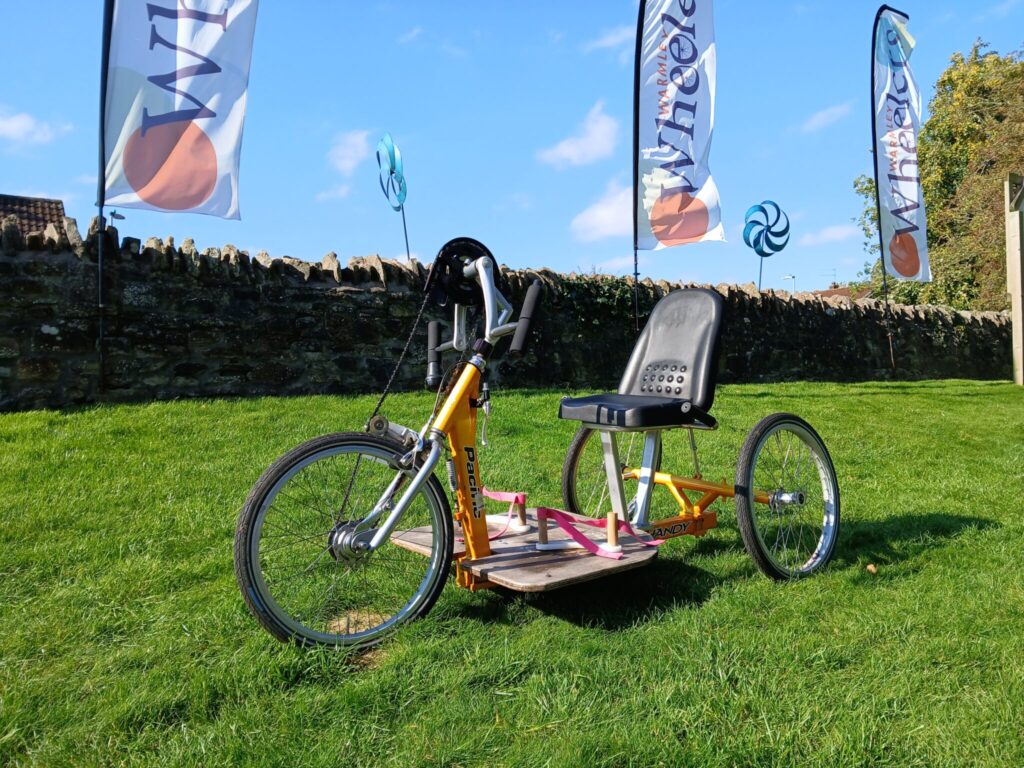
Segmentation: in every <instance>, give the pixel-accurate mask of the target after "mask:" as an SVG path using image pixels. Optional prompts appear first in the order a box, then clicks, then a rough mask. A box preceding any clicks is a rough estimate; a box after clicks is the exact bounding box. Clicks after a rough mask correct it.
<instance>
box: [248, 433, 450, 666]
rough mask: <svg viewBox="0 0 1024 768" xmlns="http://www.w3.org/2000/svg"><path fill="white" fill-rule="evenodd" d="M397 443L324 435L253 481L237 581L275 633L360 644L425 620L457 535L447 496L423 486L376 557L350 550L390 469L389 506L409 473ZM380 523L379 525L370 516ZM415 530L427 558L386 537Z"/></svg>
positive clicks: (302, 641)
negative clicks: (391, 489)
mask: <svg viewBox="0 0 1024 768" xmlns="http://www.w3.org/2000/svg"><path fill="white" fill-rule="evenodd" d="M403 453H404V450H403V449H402V447H401V446H400V445H398V444H397V443H395V442H393V441H390V440H384V439H381V438H377V437H372V436H370V435H366V434H361V433H350V434H335V435H325V436H323V437H318V438H316V439H314V440H310V441H308V442H306V443H303V444H302V445H300V446H299V447H297V448H295V449H294V450H292V451H290V452H288V453H286V454H285V455H284V456H282V457H281V458H280V459H278V460H277V461H276V462H274V464H273V465H271V466H270V468H268V469H267V471H266V472H264V473H263V475H262V476H261V477H260V479H259V481H258V482H257V483H256V485H255V487H253V489H252V491H251V492H250V494H249V497H248V499H246V502H245V505H244V507H243V508H242V512H241V515H240V516H239V520H238V527H237V530H236V534H235V575H236V577H237V579H238V585H239V587H240V589H241V591H242V596H243V597H244V598H245V602H246V605H247V606H248V607H249V610H250V611H251V612H252V613H253V615H254V616H255V617H256V619H257V620H258V621H259V622H260V624H261V625H262V626H263V627H264V628H265V629H266V630H267V631H268V632H270V633H271V634H272V635H273V636H274V637H276V638H277V639H279V640H282V641H288V640H290V641H293V642H295V643H298V644H299V645H327V646H334V647H356V648H358V647H365V646H368V645H373V644H374V643H377V642H379V641H380V640H381V639H383V638H384V637H385V636H386V635H387V634H389V633H390V632H392V631H394V630H395V629H397V628H398V627H399V626H401V625H402V624H403V623H405V622H407V621H411V620H413V619H415V618H418V617H420V616H423V615H424V614H426V613H427V611H429V610H430V608H431V607H432V606H433V605H434V603H435V601H436V600H437V598H438V596H439V595H440V594H441V590H442V589H443V588H444V584H445V580H446V576H447V574H448V569H449V567H450V565H451V559H452V543H453V540H454V533H453V526H452V516H451V509H450V507H449V505H448V499H447V496H446V495H445V493H444V491H443V490H442V489H441V485H440V483H438V481H437V479H436V478H435V477H430V478H429V479H428V480H427V482H426V483H424V484H423V486H422V487H421V489H420V491H419V492H418V493H417V494H416V496H415V498H414V499H413V502H412V504H411V506H410V507H409V509H408V511H407V512H406V513H405V515H404V516H403V517H402V519H401V520H400V521H399V523H398V527H397V529H396V531H395V532H394V533H393V534H392V535H391V537H390V539H389V540H386V541H385V542H384V543H383V544H382V545H381V546H380V547H379V548H378V549H376V550H375V551H373V552H365V551H362V552H361V551H359V548H358V547H355V546H351V545H352V544H353V542H354V539H353V537H354V536H355V534H356V533H364V534H365V531H364V530H363V529H361V528H357V525H358V524H359V522H360V521H361V520H363V519H364V518H365V517H366V516H367V515H368V514H369V513H370V511H371V510H372V509H373V508H374V506H375V505H376V504H377V502H378V500H379V499H381V497H382V495H383V494H384V493H385V492H386V491H387V489H388V488H389V486H390V485H391V484H392V482H393V481H394V480H395V478H396V476H397V475H398V474H402V475H404V477H403V479H402V481H401V483H400V485H399V487H398V489H397V490H395V491H394V493H393V499H389V500H388V503H391V502H397V500H398V499H399V498H400V497H401V494H402V490H403V488H404V487H405V486H407V485H408V482H409V480H411V478H412V477H413V476H414V475H415V469H402V468H401V467H399V465H398V459H399V458H400V457H401V455H402V454H403ZM378 522H380V521H378ZM412 528H418V529H420V535H419V536H418V537H417V539H418V541H419V542H420V549H421V551H424V552H425V554H419V553H414V552H412V551H409V550H408V549H405V548H402V547H400V546H398V545H397V544H396V543H395V541H396V539H400V538H401V537H402V536H403V535H405V534H404V533H403V532H405V531H408V530H409V529H412Z"/></svg>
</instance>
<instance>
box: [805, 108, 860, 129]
mask: <svg viewBox="0 0 1024 768" xmlns="http://www.w3.org/2000/svg"><path fill="white" fill-rule="evenodd" d="M852 111H853V104H852V103H850V102H849V101H848V102H846V103H845V104H836V105H835V106H832V107H828V108H827V109H823V110H821V111H820V112H815V113H814V114H813V115H811V116H810V117H809V118H807V120H805V121H804V124H803V125H802V126H800V130H801V131H803V132H804V133H817V132H818V131H820V130H822V129H823V128H827V127H828V126H830V125H832V124H833V123H837V122H839V121H840V120H842V119H843V118H844V117H846V116H847V115H849V114H850V113H851V112H852Z"/></svg>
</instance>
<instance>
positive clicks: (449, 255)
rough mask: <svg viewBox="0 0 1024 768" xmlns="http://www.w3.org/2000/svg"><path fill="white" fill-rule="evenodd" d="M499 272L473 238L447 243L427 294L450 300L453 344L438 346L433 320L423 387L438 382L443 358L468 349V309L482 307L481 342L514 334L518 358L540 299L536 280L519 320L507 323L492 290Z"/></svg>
mask: <svg viewBox="0 0 1024 768" xmlns="http://www.w3.org/2000/svg"><path fill="white" fill-rule="evenodd" d="M497 268H498V267H497V262H496V260H495V259H494V256H493V255H492V254H491V252H490V251H489V250H488V249H487V247H486V246H485V245H483V243H480V242H479V241H477V240H472V239H471V238H457V239H455V240H451V241H449V242H448V243H446V244H445V245H444V246H443V247H442V248H441V250H440V252H438V255H437V258H436V259H435V260H434V263H433V264H432V265H431V268H430V273H429V275H428V278H427V286H426V289H425V290H427V291H431V292H433V293H434V294H435V296H436V297H437V298H438V303H440V304H441V306H446V305H447V304H448V303H449V300H454V303H455V307H454V329H453V337H452V339H451V340H450V341H446V342H443V343H442V342H441V338H440V336H441V324H440V323H438V322H437V321H432V322H430V323H429V324H428V325H427V377H426V385H427V387H429V388H431V389H435V388H437V387H438V386H439V385H440V383H441V378H442V377H441V353H443V352H446V351H449V350H456V351H459V352H464V351H465V350H466V349H467V348H468V346H469V343H468V342H469V340H468V338H467V334H466V331H467V328H466V325H467V322H466V321H467V315H468V312H467V310H468V307H469V306H471V305H476V306H479V304H481V303H482V304H483V309H484V334H483V341H485V342H487V344H489V345H492V346H493V345H494V344H496V343H497V342H498V340H499V339H501V338H503V337H505V336H509V335H511V334H515V337H514V339H513V341H512V346H511V347H510V350H509V353H510V355H511V356H512V357H515V358H518V357H521V356H522V354H523V349H524V347H525V346H526V341H527V337H528V335H529V330H530V322H531V320H532V319H533V317H534V315H535V313H536V308H537V302H538V301H539V299H540V293H541V285H540V281H539V280H534V281H533V283H532V284H531V285H530V287H529V289H528V290H527V292H526V298H525V300H524V301H523V307H522V310H521V311H520V313H519V319H518V320H517V321H516V322H509V318H510V317H511V315H512V311H513V309H512V305H511V304H510V303H509V301H508V299H506V298H505V297H504V296H503V295H502V294H501V291H499V290H498V288H497V286H496V285H495V271H496V270H497Z"/></svg>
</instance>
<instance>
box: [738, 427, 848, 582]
mask: <svg viewBox="0 0 1024 768" xmlns="http://www.w3.org/2000/svg"><path fill="white" fill-rule="evenodd" d="M736 518H737V521H738V523H739V528H740V533H741V534H742V536H743V544H744V546H745V547H746V549H747V552H749V553H750V556H751V557H752V558H753V559H754V562H755V563H757V567H758V568H760V569H761V571H762V572H763V573H765V574H766V575H767V576H770V577H771V578H773V579H779V580H784V579H796V578H801V577H804V576H808V575H810V574H812V573H814V572H815V571H818V570H820V569H822V568H824V567H825V565H826V564H827V563H828V561H829V560H831V559H832V555H833V553H834V552H835V547H836V540H837V539H838V538H839V482H838V480H837V479H836V471H835V468H834V467H833V466H832V458H831V457H830V456H829V453H828V449H827V448H825V443H824V442H823V441H822V439H821V437H819V436H818V433H817V432H815V431H814V428H813V427H811V425H810V424H808V423H807V422H806V421H804V420H803V419H801V418H800V417H799V416H793V415H792V414H788V413H776V414H774V415H772V416H768V417H767V418H765V419H762V420H761V422H760V423H758V424H757V426H755V427H754V428H753V429H752V430H751V431H750V434H749V435H747V439H746V440H745V441H744V443H743V448H742V449H741V450H740V459H739V462H738V463H737V466H736Z"/></svg>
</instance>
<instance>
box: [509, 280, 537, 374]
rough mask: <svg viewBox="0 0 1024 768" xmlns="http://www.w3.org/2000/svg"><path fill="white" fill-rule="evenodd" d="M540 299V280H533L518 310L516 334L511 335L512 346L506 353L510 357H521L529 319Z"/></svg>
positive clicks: (528, 329) (527, 334)
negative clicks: (521, 306)
mask: <svg viewBox="0 0 1024 768" xmlns="http://www.w3.org/2000/svg"><path fill="white" fill-rule="evenodd" d="M539 301H540V280H534V281H533V282H532V283H531V284H530V288H529V290H527V291H526V299H525V300H524V301H523V308H522V309H521V310H520V311H519V321H518V324H517V326H516V335H515V336H513V337H512V346H511V347H510V348H509V351H508V353H509V354H510V355H511V356H512V357H522V356H523V349H524V347H526V339H527V337H528V336H529V334H530V321H531V320H532V319H533V315H534V313H535V312H536V309H537V303H538V302H539Z"/></svg>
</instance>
